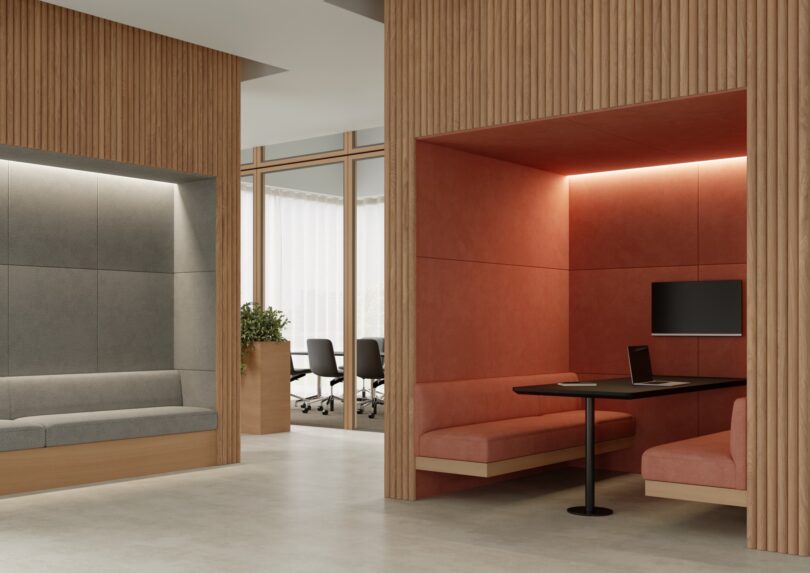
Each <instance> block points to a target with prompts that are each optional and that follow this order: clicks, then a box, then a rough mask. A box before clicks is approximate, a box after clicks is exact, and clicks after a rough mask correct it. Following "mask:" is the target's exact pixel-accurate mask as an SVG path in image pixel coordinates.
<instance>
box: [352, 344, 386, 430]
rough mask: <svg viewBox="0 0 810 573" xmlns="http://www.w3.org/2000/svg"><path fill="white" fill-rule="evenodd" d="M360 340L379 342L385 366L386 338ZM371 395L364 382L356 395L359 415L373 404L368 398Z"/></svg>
mask: <svg viewBox="0 0 810 573" xmlns="http://www.w3.org/2000/svg"><path fill="white" fill-rule="evenodd" d="M358 340H375V341H376V342H377V344H378V345H379V347H380V354H381V355H383V365H384V364H385V355H384V352H383V351H384V350H385V339H384V338H382V337H375V336H365V337H363V338H358ZM369 394H370V390H369V389H368V388H366V381H365V380H363V381H362V383H361V385H360V388H358V389H357V392H356V393H355V395H356V398H357V406H358V408H357V413H358V414H362V413H363V407H364V406H367V405H368V404H370V403H371V398H369V397H368V396H369Z"/></svg>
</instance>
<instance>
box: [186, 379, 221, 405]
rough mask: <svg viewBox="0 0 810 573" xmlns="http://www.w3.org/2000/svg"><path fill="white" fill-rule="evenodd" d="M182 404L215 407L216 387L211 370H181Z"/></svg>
mask: <svg viewBox="0 0 810 573" xmlns="http://www.w3.org/2000/svg"><path fill="white" fill-rule="evenodd" d="M180 380H181V384H182V387H183V406H196V407H198V408H211V409H216V407H217V406H216V405H217V388H216V381H215V379H214V371H213V370H210V371H209V370H181V371H180Z"/></svg>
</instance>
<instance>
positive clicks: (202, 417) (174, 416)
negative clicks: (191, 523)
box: [16, 406, 217, 447]
mask: <svg viewBox="0 0 810 573" xmlns="http://www.w3.org/2000/svg"><path fill="white" fill-rule="evenodd" d="M16 421H17V422H20V423H27V424H37V425H40V426H43V427H44V428H45V446H46V447H47V446H66V445H69V444H86V443H90V442H102V441H105V440H124V439H127V438H144V437H147V436H162V435H165V434H181V433H184V432H202V431H205V430H215V429H216V427H217V413H216V412H215V411H214V410H210V409H208V408H194V407H191V406H161V407H156V408H136V409H130V410H107V411H101V412H74V413H70V414H50V415H46V416H31V417H27V418H19V419H18V420H16Z"/></svg>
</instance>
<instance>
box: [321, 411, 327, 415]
mask: <svg viewBox="0 0 810 573" xmlns="http://www.w3.org/2000/svg"><path fill="white" fill-rule="evenodd" d="M321 414H323V415H324V416H328V415H329V410H324V411H323V412H321Z"/></svg>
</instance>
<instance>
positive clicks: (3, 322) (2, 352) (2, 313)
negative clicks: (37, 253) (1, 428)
mask: <svg viewBox="0 0 810 573" xmlns="http://www.w3.org/2000/svg"><path fill="white" fill-rule="evenodd" d="M0 376H8V267H7V266H5V265H0ZM0 412H2V408H0Z"/></svg>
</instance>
